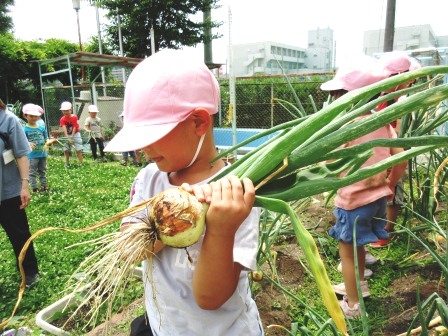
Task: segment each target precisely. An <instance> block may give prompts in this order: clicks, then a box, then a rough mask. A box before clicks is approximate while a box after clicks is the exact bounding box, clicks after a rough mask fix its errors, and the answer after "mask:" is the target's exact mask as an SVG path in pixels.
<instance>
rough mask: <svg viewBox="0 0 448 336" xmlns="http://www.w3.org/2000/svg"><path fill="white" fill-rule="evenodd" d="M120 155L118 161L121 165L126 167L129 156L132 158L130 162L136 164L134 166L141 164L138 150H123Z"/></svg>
mask: <svg viewBox="0 0 448 336" xmlns="http://www.w3.org/2000/svg"><path fill="white" fill-rule="evenodd" d="M121 156H122V160H121V162H120V165H121V166H123V167H126V166H127V165H128V161H129V157H131V158H132V164H133V165H134V166H136V167H141V166H142V161H141V155H140V151H139V150H137V151H129V152H123V153H121Z"/></svg>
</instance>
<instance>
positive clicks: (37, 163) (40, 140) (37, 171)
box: [23, 104, 48, 192]
mask: <svg viewBox="0 0 448 336" xmlns="http://www.w3.org/2000/svg"><path fill="white" fill-rule="evenodd" d="M27 105H30V104H27ZM33 106H34V109H30V108H29V106H28V107H27V108H25V109H24V117H25V118H26V120H27V123H26V124H25V126H24V128H23V129H24V131H25V135H26V137H27V139H28V142H29V144H30V147H31V150H32V151H31V153H29V154H28V159H29V162H30V187H31V189H32V190H33V192H37V191H47V190H48V185H47V174H46V172H47V151H46V149H45V143H46V141H47V139H48V137H47V131H46V130H45V128H44V127H42V126H40V125H38V124H37V121H38V120H39V118H40V116H41V114H40V112H39V111H38V109H37V106H36V105H33ZM37 177H38V178H39V182H40V189H38V188H37Z"/></svg>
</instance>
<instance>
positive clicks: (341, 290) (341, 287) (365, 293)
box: [331, 280, 370, 298]
mask: <svg viewBox="0 0 448 336" xmlns="http://www.w3.org/2000/svg"><path fill="white" fill-rule="evenodd" d="M360 284H361V292H362V297H363V298H366V297H369V296H370V292H369V288H368V287H367V281H365V280H364V281H361V282H360ZM331 287H333V289H334V292H335V293H336V294H339V295H347V291H346V290H345V284H344V283H343V282H341V283H340V284H338V285H331Z"/></svg>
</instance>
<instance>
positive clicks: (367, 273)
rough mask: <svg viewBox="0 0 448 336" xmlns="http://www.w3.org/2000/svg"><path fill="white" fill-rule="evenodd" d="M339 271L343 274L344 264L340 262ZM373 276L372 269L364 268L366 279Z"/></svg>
mask: <svg viewBox="0 0 448 336" xmlns="http://www.w3.org/2000/svg"><path fill="white" fill-rule="evenodd" d="M366 263H367V262H366ZM338 271H339V272H342V262H340V263H339V265H338ZM372 275H373V271H372V270H371V269H369V268H364V278H368V277H371V276H372Z"/></svg>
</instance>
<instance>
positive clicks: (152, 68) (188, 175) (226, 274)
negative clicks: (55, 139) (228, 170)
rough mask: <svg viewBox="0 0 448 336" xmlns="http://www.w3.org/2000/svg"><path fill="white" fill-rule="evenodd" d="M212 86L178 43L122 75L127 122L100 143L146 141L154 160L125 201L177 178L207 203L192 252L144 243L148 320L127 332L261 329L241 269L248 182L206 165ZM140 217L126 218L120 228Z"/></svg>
mask: <svg viewBox="0 0 448 336" xmlns="http://www.w3.org/2000/svg"><path fill="white" fill-rule="evenodd" d="M219 92H220V91H219V85H218V82H217V80H216V79H215V77H214V76H213V74H212V73H211V72H210V71H209V69H208V68H207V67H206V65H205V64H204V63H203V62H202V61H199V60H197V59H195V58H193V57H192V55H190V54H188V53H187V52H185V51H179V50H177V51H176V50H164V51H160V52H158V53H156V54H154V55H152V56H150V57H149V58H147V59H145V60H144V61H143V62H141V63H140V64H139V65H138V66H137V67H136V68H135V69H134V70H133V72H132V73H131V75H130V76H129V79H128V81H127V83H126V89H125V95H124V112H123V117H124V125H123V128H122V129H121V130H120V132H118V133H117V135H116V136H115V137H114V138H113V139H112V140H111V141H110V142H109V144H108V145H107V146H106V148H105V150H106V151H114V152H126V151H131V150H136V149H143V151H144V152H145V153H146V154H148V155H149V157H150V158H151V160H152V161H153V163H151V164H149V165H148V166H146V167H145V168H143V169H142V170H141V171H140V172H139V173H138V175H137V177H136V179H135V181H134V183H133V190H132V191H131V195H132V197H131V206H132V205H135V204H137V203H140V202H142V201H143V200H146V199H149V198H150V197H153V196H154V195H156V194H158V193H160V192H162V191H164V190H166V189H168V188H174V187H183V188H184V189H186V190H187V191H190V192H192V193H194V194H195V195H196V197H198V199H199V200H200V201H206V202H209V203H210V208H209V210H208V212H207V215H206V230H205V233H204V234H203V236H202V238H201V239H200V240H199V241H198V242H197V243H196V244H194V245H192V246H190V247H188V253H189V255H190V256H191V258H192V260H191V261H190V260H189V257H188V255H187V253H186V251H185V250H184V249H177V248H171V247H168V246H163V245H162V243H161V242H159V241H157V242H156V244H155V246H154V250H152V251H147V257H146V258H147V259H145V260H143V262H142V266H143V269H144V275H143V279H144V285H145V307H146V314H147V320H145V317H141V318H140V319H139V321H135V322H136V323H135V324H134V323H133V326H131V334H137V333H138V332H145V334H147V335H149V334H151V332H152V334H154V335H204V333H205V334H207V335H263V329H262V325H261V322H260V318H259V314H258V309H257V307H256V304H255V302H254V300H253V299H252V297H251V293H250V286H249V282H248V276H247V272H248V270H255V269H256V255H257V247H258V221H259V215H260V211H259V209H257V208H253V203H254V199H255V191H254V187H253V184H252V182H251V181H250V180H248V179H244V180H243V182H242V183H241V182H240V180H239V179H238V178H237V177H235V176H228V177H225V178H223V179H221V180H219V181H217V182H213V183H210V184H208V182H209V181H210V179H212V178H213V177H214V176H216V175H217V174H219V173H220V172H222V171H223V170H224V169H225V165H226V164H225V163H224V161H223V160H218V161H216V162H214V163H213V164H210V161H211V160H212V159H213V158H214V157H216V155H217V154H218V153H217V151H216V146H215V143H214V139H213V121H214V114H216V113H217V111H218V104H219ZM146 216H147V214H146V213H142V214H141V215H136V216H133V217H132V218H125V219H124V220H123V222H122V230H126V229H127V228H128V227H129V226H131V225H132V224H133V223H135V222H139V221H141V220H139V218H142V217H146ZM149 259H150V260H149ZM146 321H147V323H146ZM136 328H137V329H141V330H135V329H136ZM132 329H134V330H132Z"/></svg>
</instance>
